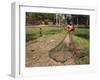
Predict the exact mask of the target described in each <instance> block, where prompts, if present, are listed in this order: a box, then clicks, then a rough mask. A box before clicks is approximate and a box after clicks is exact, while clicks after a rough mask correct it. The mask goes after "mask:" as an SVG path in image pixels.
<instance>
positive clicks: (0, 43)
mask: <svg viewBox="0 0 100 80" xmlns="http://www.w3.org/2000/svg"><path fill="white" fill-rule="evenodd" d="M13 1H24V2H33V3H35V4H39V5H40V4H46V5H64V6H65V5H77V6H81V5H83V6H87V7H88V6H95V7H97V9H98V11H97V12H98V13H97V26H96V27H97V30H96V32H97V33H98V37H97V43H96V46H98V48H97V49H96V53H97V52H98V55H97V58H98V68H97V70H98V72H97V73H91V74H88V73H87V74H72V75H71V74H67V75H61V76H52V77H49V76H40V77H37V76H35V77H32V78H21V79H22V80H99V79H100V77H99V73H100V69H99V67H100V62H99V61H100V58H99V56H100V51H99V44H100V35H99V34H100V31H99V30H100V23H99V21H100V15H99V13H100V5H99V0H1V1H0V54H1V56H0V80H14V79H13V78H12V77H10V76H9V74H10V70H11V69H10V67H11V66H10V65H11V62H10V61H11V2H13ZM94 33H95V32H94ZM18 80H20V79H18Z"/></svg>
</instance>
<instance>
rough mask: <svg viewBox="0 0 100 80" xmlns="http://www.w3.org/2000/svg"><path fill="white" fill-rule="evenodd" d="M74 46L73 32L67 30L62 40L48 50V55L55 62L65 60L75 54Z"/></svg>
mask: <svg viewBox="0 0 100 80" xmlns="http://www.w3.org/2000/svg"><path fill="white" fill-rule="evenodd" d="M76 53H77V52H76V47H75V43H74V41H73V33H72V32H67V33H66V34H65V36H64V38H63V40H62V41H61V42H60V43H59V44H58V45H57V46H56V47H54V48H52V49H51V50H50V51H49V57H50V58H52V59H53V60H55V61H56V62H62V63H63V62H65V61H67V60H68V59H70V58H73V57H74V56H75V54H76Z"/></svg>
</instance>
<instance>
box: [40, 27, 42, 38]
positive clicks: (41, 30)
mask: <svg viewBox="0 0 100 80" xmlns="http://www.w3.org/2000/svg"><path fill="white" fill-rule="evenodd" d="M40 37H42V28H41V27H40Z"/></svg>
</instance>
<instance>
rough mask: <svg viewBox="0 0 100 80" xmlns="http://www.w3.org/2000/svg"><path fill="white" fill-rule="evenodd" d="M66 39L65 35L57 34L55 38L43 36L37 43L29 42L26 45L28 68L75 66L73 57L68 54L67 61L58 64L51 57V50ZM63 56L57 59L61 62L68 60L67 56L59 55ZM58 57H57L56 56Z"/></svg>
mask: <svg viewBox="0 0 100 80" xmlns="http://www.w3.org/2000/svg"><path fill="white" fill-rule="evenodd" d="M63 38H64V35H63V34H56V35H53V36H43V37H40V38H38V39H37V40H36V41H29V42H27V43H26V67H38V66H57V65H68V64H70V65H73V64H75V61H74V58H73V57H72V56H73V55H72V54H70V53H68V54H67V55H68V56H67V57H69V58H67V60H65V61H64V62H63V63H62V62H57V61H56V60H54V59H52V58H50V57H49V52H48V51H49V50H51V49H52V48H54V47H55V46H57V44H59V42H61V40H62V39H63ZM58 54H59V55H61V56H58V57H57V58H58V59H59V60H62V59H66V58H64V56H65V55H63V54H61V53H60V52H59V53H58ZM54 56H55V57H56V56H57V55H56V54H54Z"/></svg>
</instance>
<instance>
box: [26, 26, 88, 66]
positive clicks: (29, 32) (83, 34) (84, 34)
mask: <svg viewBox="0 0 100 80" xmlns="http://www.w3.org/2000/svg"><path fill="white" fill-rule="evenodd" d="M65 32H66V31H65V30H64V29H63V27H61V28H60V27H59V28H58V27H43V28H42V35H43V36H44V35H45V36H49V35H55V34H58V33H59V34H65ZM39 37H41V35H40V28H26V41H30V40H36V39H38V38H39ZM74 40H75V43H76V44H77V45H78V46H79V47H80V52H81V53H80V55H81V57H77V58H76V59H75V63H76V64H89V28H76V29H75V32H74Z"/></svg>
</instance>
